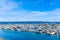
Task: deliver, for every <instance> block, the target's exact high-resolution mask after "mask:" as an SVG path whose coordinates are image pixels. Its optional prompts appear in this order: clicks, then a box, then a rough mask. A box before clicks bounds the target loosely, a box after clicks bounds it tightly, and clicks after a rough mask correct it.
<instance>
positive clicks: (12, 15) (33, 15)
mask: <svg viewBox="0 0 60 40" xmlns="http://www.w3.org/2000/svg"><path fill="white" fill-rule="evenodd" d="M18 7H21V6H19V4H17V3H16V2H14V1H9V0H0V21H60V9H55V10H51V11H45V12H41V11H31V10H26V9H18ZM14 9H15V10H14ZM16 9H18V10H16Z"/></svg>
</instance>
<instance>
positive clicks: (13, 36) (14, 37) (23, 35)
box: [0, 30, 60, 40]
mask: <svg viewBox="0 0 60 40" xmlns="http://www.w3.org/2000/svg"><path fill="white" fill-rule="evenodd" d="M0 37H1V38H3V39H5V40H60V36H55V35H45V34H36V33H32V32H16V31H6V30H0Z"/></svg>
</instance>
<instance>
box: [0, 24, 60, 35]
mask: <svg viewBox="0 0 60 40" xmlns="http://www.w3.org/2000/svg"><path fill="white" fill-rule="evenodd" d="M0 30H11V31H19V32H23V31H24V32H34V33H44V34H47V35H57V36H59V35H60V24H56V23H55V24H54V23H53V24H52V23H41V24H40V23H36V24H34V23H33V24H32V23H30V24H28V23H27V24H0Z"/></svg>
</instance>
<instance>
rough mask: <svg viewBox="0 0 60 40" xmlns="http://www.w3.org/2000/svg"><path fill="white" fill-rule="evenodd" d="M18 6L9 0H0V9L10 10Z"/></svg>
mask: <svg viewBox="0 0 60 40" xmlns="http://www.w3.org/2000/svg"><path fill="white" fill-rule="evenodd" d="M17 7H18V4H17V3H16V2H14V1H10V0H0V11H10V10H13V9H15V8H17Z"/></svg>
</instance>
